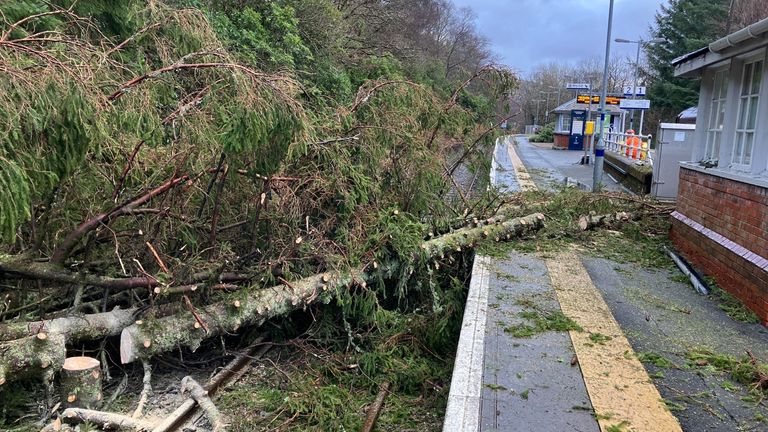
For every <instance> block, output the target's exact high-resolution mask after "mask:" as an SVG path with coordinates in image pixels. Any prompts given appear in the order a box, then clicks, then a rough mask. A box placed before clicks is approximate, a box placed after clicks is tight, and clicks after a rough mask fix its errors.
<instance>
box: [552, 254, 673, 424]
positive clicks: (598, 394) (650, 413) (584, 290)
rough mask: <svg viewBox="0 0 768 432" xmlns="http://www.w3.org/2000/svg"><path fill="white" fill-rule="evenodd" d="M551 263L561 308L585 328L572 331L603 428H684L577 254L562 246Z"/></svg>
mask: <svg viewBox="0 0 768 432" xmlns="http://www.w3.org/2000/svg"><path fill="white" fill-rule="evenodd" d="M546 264H547V269H548V270H549V276H550V278H551V279H552V286H553V287H554V288H555V293H556V294H557V299H558V301H559V302H560V308H561V309H562V311H563V313H564V314H565V315H566V316H568V317H569V318H571V319H572V320H574V321H576V323H577V324H579V325H580V326H581V327H582V328H583V331H571V332H569V333H570V335H571V341H572V343H573V348H574V350H575V352H576V358H577V359H578V361H579V365H580V367H581V372H582V375H583V376H584V383H585V384H586V387H587V392H588V393H589V398H590V400H591V401H592V407H593V408H594V409H595V414H596V416H597V419H598V423H599V424H600V429H601V430H602V431H604V432H607V431H608V430H609V429H608V428H610V427H614V428H616V427H618V428H619V429H618V430H623V431H637V432H646V431H647V432H668V431H669V432H677V431H682V429H680V424H679V423H678V422H677V419H676V418H675V417H674V416H673V415H672V414H671V413H670V412H669V410H668V409H667V407H666V405H665V404H664V402H663V401H662V399H661V395H660V394H659V391H658V390H657V389H656V387H655V386H654V385H653V383H652V382H651V379H650V377H649V376H648V373H647V372H646V371H645V368H643V365H642V364H641V363H640V361H639V360H638V359H637V357H636V356H635V352H634V350H633V349H632V346H631V345H630V344H629V341H628V340H627V338H626V336H624V333H623V332H622V331H621V327H620V326H619V324H618V323H617V322H616V319H614V317H613V315H612V314H611V310H610V309H609V308H608V305H607V304H606V303H605V301H604V300H603V297H602V296H601V295H600V292H599V291H598V290H597V288H596V287H595V285H594V284H593V283H592V279H591V278H590V277H589V274H588V273H587V270H586V269H585V268H584V265H583V264H582V263H581V260H580V259H579V257H578V255H576V254H575V253H574V252H571V251H569V252H563V253H560V254H558V255H557V256H556V257H554V258H548V259H547V260H546ZM591 335H595V336H592V338H590V336H591ZM618 425H621V426H618ZM612 430H617V429H612Z"/></svg>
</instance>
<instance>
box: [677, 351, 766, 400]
mask: <svg viewBox="0 0 768 432" xmlns="http://www.w3.org/2000/svg"><path fill="white" fill-rule="evenodd" d="M685 357H686V359H687V361H688V363H687V365H686V366H687V367H689V368H691V369H703V370H705V371H709V372H720V373H725V374H727V375H728V377H729V378H730V379H732V380H734V381H735V382H737V383H739V384H742V385H744V386H746V387H747V388H748V389H749V390H750V391H751V392H752V393H753V394H755V395H757V396H759V397H760V398H762V397H765V396H768V389H766V387H768V383H765V382H761V378H763V377H768V364H765V363H762V362H759V361H757V360H754V361H753V359H751V358H750V357H749V356H742V357H734V356H731V355H728V354H718V353H714V352H712V351H711V350H709V349H706V348H698V349H695V350H692V351H689V352H687V353H686V355H685ZM723 388H725V387H723ZM726 390H729V389H726ZM729 391H730V390H729Z"/></svg>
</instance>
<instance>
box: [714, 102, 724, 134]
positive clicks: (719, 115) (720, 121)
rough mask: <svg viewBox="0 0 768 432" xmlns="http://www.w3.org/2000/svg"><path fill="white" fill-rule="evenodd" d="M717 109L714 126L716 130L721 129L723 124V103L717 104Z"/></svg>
mask: <svg viewBox="0 0 768 432" xmlns="http://www.w3.org/2000/svg"><path fill="white" fill-rule="evenodd" d="M717 105H718V107H719V109H718V110H717V123H715V125H716V126H717V128H718V129H720V130H722V129H723V122H724V121H725V103H724V102H718V104H717Z"/></svg>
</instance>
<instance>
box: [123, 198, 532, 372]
mask: <svg viewBox="0 0 768 432" xmlns="http://www.w3.org/2000/svg"><path fill="white" fill-rule="evenodd" d="M543 225H544V215H542V214H540V213H536V214H532V215H529V216H526V217H523V218H515V219H511V220H509V221H505V222H502V223H498V224H493V225H487V226H484V227H480V228H466V229H461V230H457V231H455V232H454V233H451V234H446V235H444V236H441V237H438V238H436V239H433V240H429V241H427V242H424V243H423V244H422V247H421V254H422V257H423V258H429V257H434V256H440V255H441V254H444V253H445V252H447V251H451V250H455V249H459V250H462V248H467V247H470V246H471V245H474V244H475V243H477V242H479V241H482V239H483V238H484V234H485V233H486V232H487V235H488V236H490V237H491V238H495V237H500V238H502V237H505V236H506V235H507V234H512V235H515V236H522V235H524V234H527V233H531V232H535V231H537V230H539V229H540V228H541V227H543ZM392 267H393V266H384V265H382V266H381V267H380V268H379V269H378V270H377V271H382V272H384V273H387V272H391V271H392ZM369 277H370V278H372V277H373V276H372V275H371V274H368V273H366V272H364V271H363V270H361V269H353V270H350V271H348V272H333V273H330V272H329V273H323V274H319V275H314V276H311V277H307V278H304V279H300V280H297V281H292V282H291V286H290V287H289V286H287V285H284V284H281V285H277V286H274V287H271V288H266V289H260V290H257V291H255V292H252V293H251V294H249V295H247V296H245V297H242V298H240V307H235V306H233V304H232V302H231V301H227V300H225V301H220V302H217V303H213V304H210V305H207V306H203V307H200V308H198V309H197V312H196V314H197V317H195V316H194V315H193V314H192V313H191V312H189V311H184V312H180V313H177V314H174V315H170V316H167V317H164V318H160V319H156V320H153V322H144V323H142V324H132V325H130V326H128V327H126V328H125V329H124V330H123V331H122V333H121V335H120V361H121V362H122V363H131V362H133V361H136V360H138V359H146V358H150V357H152V356H154V355H157V354H160V353H164V352H168V351H172V350H174V349H176V348H177V347H180V346H185V347H187V348H189V349H191V350H193V351H194V350H195V349H197V347H199V346H200V343H201V342H202V341H203V340H205V339H207V338H210V337H213V336H218V335H220V334H226V333H233V332H236V331H237V330H238V329H240V328H241V327H243V326H248V325H261V323H263V322H264V321H266V320H268V319H270V318H274V317H277V316H282V315H286V314H288V313H290V312H291V311H294V310H297V309H300V308H303V307H306V306H307V305H309V304H312V303H316V302H324V303H328V302H329V301H330V300H331V298H332V296H333V295H334V294H335V293H336V291H337V290H343V289H347V288H349V287H350V286H353V285H355V284H361V283H365V282H366V280H367V279H368V278H369ZM198 320H202V321H204V322H206V323H207V325H208V331H205V330H204V329H201V328H198V329H196V328H195V326H194V323H195V321H198Z"/></svg>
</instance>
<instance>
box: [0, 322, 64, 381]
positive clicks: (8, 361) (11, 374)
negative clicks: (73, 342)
mask: <svg viewBox="0 0 768 432" xmlns="http://www.w3.org/2000/svg"><path fill="white" fill-rule="evenodd" d="M65 355H66V347H65V344H64V336H62V335H60V334H55V333H53V334H47V333H42V332H41V333H38V334H37V335H35V336H28V337H25V338H21V339H17V340H14V341H10V342H3V343H0V385H3V384H5V383H6V382H8V381H10V380H11V379H13V380H16V379H19V378H26V377H29V376H44V375H46V373H47V374H51V372H52V371H57V370H59V369H61V366H62V365H63V364H64V357H65ZM51 376H52V375H51Z"/></svg>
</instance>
